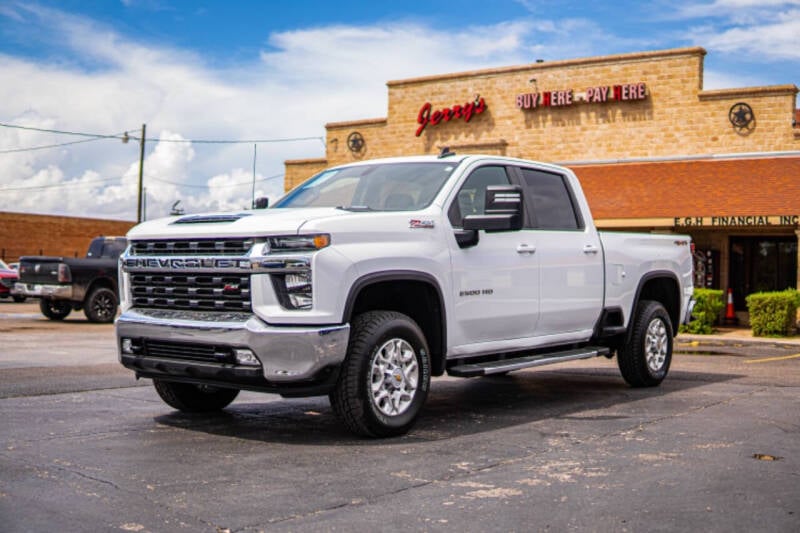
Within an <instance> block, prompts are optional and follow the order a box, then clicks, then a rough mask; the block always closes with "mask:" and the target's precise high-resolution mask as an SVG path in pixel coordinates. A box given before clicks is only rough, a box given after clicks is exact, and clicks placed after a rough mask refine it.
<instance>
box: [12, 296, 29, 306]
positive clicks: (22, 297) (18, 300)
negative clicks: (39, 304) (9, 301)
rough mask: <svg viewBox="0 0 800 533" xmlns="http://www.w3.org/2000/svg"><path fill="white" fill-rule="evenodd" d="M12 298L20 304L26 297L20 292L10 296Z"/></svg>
mask: <svg viewBox="0 0 800 533" xmlns="http://www.w3.org/2000/svg"><path fill="white" fill-rule="evenodd" d="M12 298H14V301H15V302H17V303H18V304H21V303H22V302H24V301H25V300H26V299H27V297H26V296H22V295H20V294H15V295H14V296H12Z"/></svg>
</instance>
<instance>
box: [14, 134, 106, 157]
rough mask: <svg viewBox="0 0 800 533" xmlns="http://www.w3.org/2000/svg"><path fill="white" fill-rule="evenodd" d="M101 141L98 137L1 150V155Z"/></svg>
mask: <svg viewBox="0 0 800 533" xmlns="http://www.w3.org/2000/svg"><path fill="white" fill-rule="evenodd" d="M101 140H103V138H102V137H97V138H93V139H84V140H82V141H71V142H68V143H58V144H45V145H42V146H30V147H28V148H12V149H10V150H0V154H11V153H15V152H33V151H35V150H44V149H45V148H58V147H59V146H69V145H71V144H81V143H90V142H92V141H101Z"/></svg>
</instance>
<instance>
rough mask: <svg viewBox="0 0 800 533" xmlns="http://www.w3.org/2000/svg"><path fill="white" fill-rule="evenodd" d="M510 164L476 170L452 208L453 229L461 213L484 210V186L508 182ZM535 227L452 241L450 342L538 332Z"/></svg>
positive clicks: (483, 340)
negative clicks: (471, 241) (475, 240)
mask: <svg viewBox="0 0 800 533" xmlns="http://www.w3.org/2000/svg"><path fill="white" fill-rule="evenodd" d="M509 183H510V179H509V176H508V172H507V170H506V167H504V166H501V165H488V166H481V167H478V168H476V169H474V170H473V171H472V172H471V173H470V174H469V176H468V177H467V179H466V181H465V182H464V183H463V185H462V186H461V187H460V189H459V192H458V195H457V196H456V197H455V198H454V200H453V201H452V203H451V204H450V206H449V209H448V217H449V219H450V222H451V224H452V226H453V227H454V228H461V225H462V224H461V221H462V219H463V217H465V216H467V215H470V214H483V212H484V200H485V191H486V187H487V186H489V185H508V184H509ZM531 233H532V231H531V230H523V231H508V232H485V231H481V232H480V233H479V241H478V243H477V244H476V245H475V246H468V247H465V248H461V247H459V245H458V244H457V243H456V241H455V239H452V240H451V241H450V242H451V262H452V272H453V295H452V300H453V302H454V305H453V307H452V311H451V318H452V320H448V323H449V324H451V327H450V328H449V330H448V338H449V341H448V345H450V346H453V347H455V351H456V352H457V351H458V348H457V347H458V346H460V345H461V346H463V345H472V348H473V349H474V348H475V345H476V343H481V342H491V341H502V340H509V339H521V338H526V337H532V336H533V335H534V331H535V327H536V320H537V318H538V314H539V269H538V257H537V255H536V254H535V253H533V252H534V250H533V248H532V246H531V245H532V243H531V241H530V240H529V239H528V236H529V235H530V234H531Z"/></svg>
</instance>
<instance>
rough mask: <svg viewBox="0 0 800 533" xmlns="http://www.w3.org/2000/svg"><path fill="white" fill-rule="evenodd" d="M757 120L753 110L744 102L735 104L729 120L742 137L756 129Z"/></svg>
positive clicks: (729, 113) (729, 112)
mask: <svg viewBox="0 0 800 533" xmlns="http://www.w3.org/2000/svg"><path fill="white" fill-rule="evenodd" d="M755 119H756V116H755V115H754V114H753V108H751V107H750V106H749V105H748V104H746V103H744V102H739V103H736V104H733V106H731V109H730V111H728V120H730V121H731V124H732V125H733V128H734V129H735V130H736V133H739V134H741V135H747V134H748V133H750V132H751V131H752V130H753V129H754V128H755Z"/></svg>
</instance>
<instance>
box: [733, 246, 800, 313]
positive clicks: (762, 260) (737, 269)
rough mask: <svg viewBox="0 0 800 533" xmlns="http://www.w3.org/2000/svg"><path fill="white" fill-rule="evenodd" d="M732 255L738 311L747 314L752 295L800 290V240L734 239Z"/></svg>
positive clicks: (734, 295)
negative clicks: (748, 298) (799, 285)
mask: <svg viewBox="0 0 800 533" xmlns="http://www.w3.org/2000/svg"><path fill="white" fill-rule="evenodd" d="M730 251H731V253H730V277H729V278H728V279H730V287H731V288H732V289H733V304H734V307H735V308H736V310H737V311H747V304H746V303H745V297H746V296H747V295H748V294H752V293H754V292H765V291H782V290H784V289H789V288H792V289H796V288H797V287H796V285H797V237H794V236H792V237H731V241H730Z"/></svg>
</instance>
